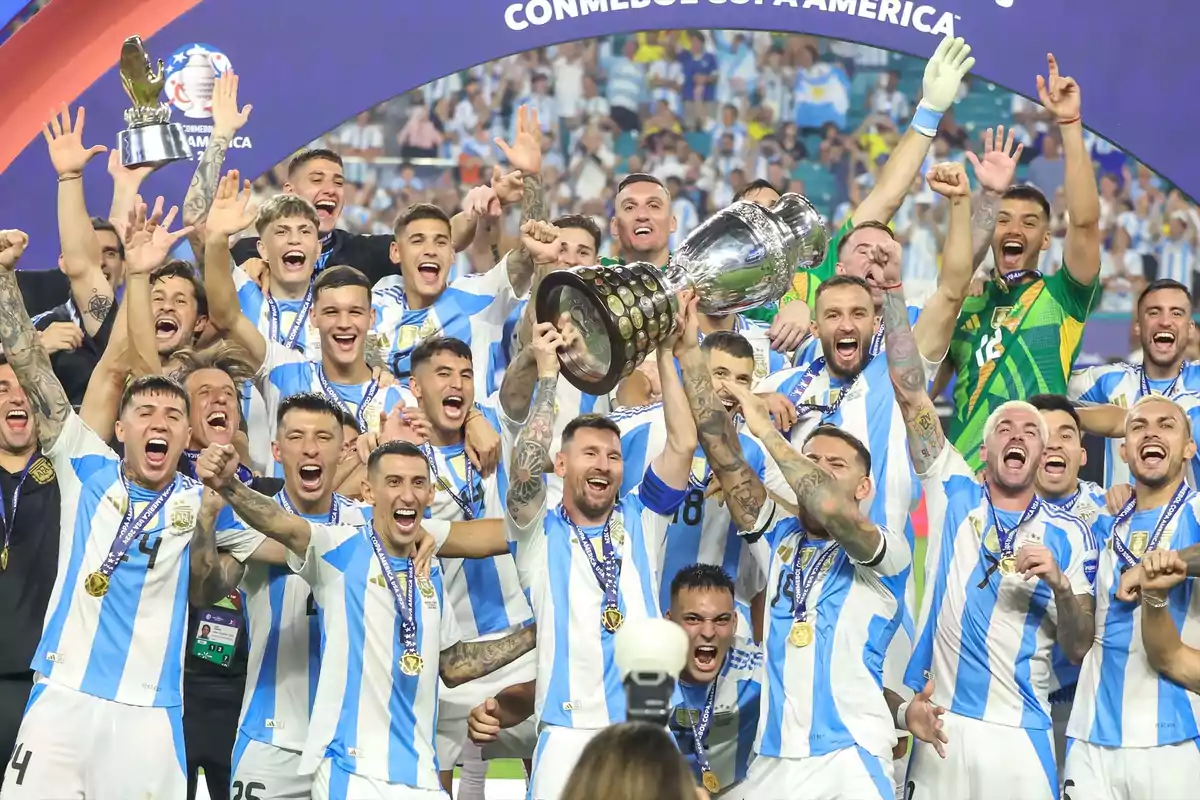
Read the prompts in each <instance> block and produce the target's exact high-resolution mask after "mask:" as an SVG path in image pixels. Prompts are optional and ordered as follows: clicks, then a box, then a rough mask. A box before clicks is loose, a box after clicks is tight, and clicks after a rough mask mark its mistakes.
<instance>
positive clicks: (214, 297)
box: [204, 169, 267, 370]
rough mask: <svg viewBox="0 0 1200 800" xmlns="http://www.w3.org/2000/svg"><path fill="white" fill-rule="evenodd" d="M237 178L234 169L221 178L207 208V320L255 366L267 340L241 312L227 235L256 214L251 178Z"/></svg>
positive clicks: (258, 364) (242, 226)
mask: <svg viewBox="0 0 1200 800" xmlns="http://www.w3.org/2000/svg"><path fill="white" fill-rule="evenodd" d="M239 179H240V176H239V174H238V171H237V170H236V169H233V170H230V171H229V172H228V173H226V175H225V177H223V178H221V182H220V185H218V187H217V191H216V194H215V196H214V197H213V201H212V206H211V207H210V208H209V211H208V222H207V223H206V227H207V234H206V236H207V244H206V245H205V248H204V260H205V261H206V262H207V266H206V267H205V269H204V290H205V292H207V293H208V321H209V323H211V324H212V326H213V327H214V328H216V329H217V330H218V331H220V332H221V333H223V334H225V335H226V336H227V337H229V338H230V339H232V340H233V341H234V342H236V343H237V344H239V345H241V346H242V347H243V348H245V350H246V352H247V354H248V355H249V357H250V358H249V361H250V365H251V366H252V367H253V368H254V369H255V370H257V369H258V368H259V367H261V366H262V363H263V361H264V360H265V359H266V357H267V340H266V339H265V338H264V337H263V335H262V333H261V332H260V331H259V330H258V326H257V325H256V324H255V323H254V322H251V321H250V320H249V319H247V317H246V315H245V314H243V313H242V306H241V303H239V302H238V296H237V287H236V286H235V285H234V283H233V257H232V256H231V255H230V252H229V237H230V236H232V235H233V234H235V233H237V232H238V231H240V230H242V229H243V228H245V227H247V226H248V225H250V224H251V223H252V222H253V221H254V217H255V215H256V214H257V209H256V208H255V207H254V206H253V205H251V204H250V182H249V181H246V182H245V183H244V184H240V186H239ZM239 189H240V190H239Z"/></svg>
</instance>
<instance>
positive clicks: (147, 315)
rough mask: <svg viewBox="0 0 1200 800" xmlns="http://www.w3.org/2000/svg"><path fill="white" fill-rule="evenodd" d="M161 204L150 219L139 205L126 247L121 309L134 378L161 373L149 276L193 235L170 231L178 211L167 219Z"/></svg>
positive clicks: (139, 204)
mask: <svg viewBox="0 0 1200 800" xmlns="http://www.w3.org/2000/svg"><path fill="white" fill-rule="evenodd" d="M162 203H163V199H162V198H161V197H160V198H158V200H157V201H156V202H155V204H154V211H153V213H152V214H151V215H150V218H149V219H147V218H146V205H145V204H144V203H140V202H139V203H138V204H137V206H136V208H135V210H134V220H133V222H132V223H131V224H130V228H129V230H130V234H129V239H128V242H127V244H126V245H125V299H124V302H123V303H122V307H123V308H125V311H126V317H125V320H126V324H127V327H128V343H129V348H128V365H129V370H130V372H131V373H133V374H134V375H135V376H136V375H155V374H159V373H161V372H162V363H161V359H160V357H159V354H158V345H157V343H156V340H155V335H154V310H153V302H152V301H151V294H152V291H153V290H152V288H151V285H150V276H151V275H152V274H153V272H154V270H156V269H158V268H159V267H161V266H162V265H163V264H165V263H167V259H168V258H169V257H170V253H171V248H172V247H174V246H175V243H176V242H178V241H179V240H180V239H181V238H183V237H184V236H187V235H188V234H189V233H191V232H192V229H191V228H182V229H180V230H178V231H175V232H173V233H172V232H170V231H169V230H168V229H169V228H170V226H171V223H172V222H174V221H175V215H176V214H177V213H178V212H179V209H177V208H175V207H174V206H172V207H171V210H170V211H168V212H167V215H166V216H165V217H164V216H163V215H162Z"/></svg>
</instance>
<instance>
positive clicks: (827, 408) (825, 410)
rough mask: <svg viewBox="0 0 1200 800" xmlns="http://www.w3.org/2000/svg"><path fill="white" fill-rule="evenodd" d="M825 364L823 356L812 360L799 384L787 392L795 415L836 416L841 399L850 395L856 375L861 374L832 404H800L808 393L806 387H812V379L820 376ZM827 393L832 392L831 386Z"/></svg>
mask: <svg viewBox="0 0 1200 800" xmlns="http://www.w3.org/2000/svg"><path fill="white" fill-rule="evenodd" d="M825 363H826V362H825V357H824V356H820V357H818V358H815V359H813V362H812V363H811V364H809V365H808V369H807V370H805V372H804V375H802V376H801V377H800V380H799V382H797V383H796V385H795V386H793V387H792V390H791V391H790V392H788V400H791V401H792V403H793V404H795V406H796V412H797V413H799V414H801V415H803V414H807V413H809V412H810V411H819V412H821V414H822V415H825V416H828V415H830V414H836V413H837V410H838V409H839V408H841V405H842V400H843V398H845V397H846V395H848V394H850V390H851V389H853V388H854V384H855V383H856V382H857V381H858V375H861V374H862V373H861V372H859V373H858V375H855V376H854V379H853V380H852V381H850V385H849V386H847V387H846V388H844V389H842V391H841V392H840V393H839V394H838V397H837V400H834V401H833V402H832V403H829V404H822V403H802V402H800V401H801V399H802V398H803V397H804V393H805V392H806V391H808V387H809V386H810V385H812V382H813V379H815V378H816V377H817V376H818V375H820V374H821V371H822V370H823V369H825ZM829 391H830V392H831V393H832V392H833V387H832V386H830V387H829Z"/></svg>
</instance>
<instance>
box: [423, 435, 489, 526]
mask: <svg viewBox="0 0 1200 800" xmlns="http://www.w3.org/2000/svg"><path fill="white" fill-rule="evenodd" d="M421 452H422V453H424V454H425V460H426V461H428V462H429V471H430V472H432V473H433V480H434V482H435V483H436V484H437V486H438V488H439V489H444V490H445V491H446V492H448V493H449V494H450V499H451V500H453V501H454V502H455V504H457V505H458V507H459V508H460V509H462V513H463V516H464V517H466V518H467V519H468V520H472V519H479V517H480V516H481V514H480V513H477V510H476V509H475V508H474V507H473V506H472V505H471V503H470V501H468V500H467V499H465V498H464V497H463V495H466V496H467V497H470V496H471V495H472V494H473V493H474V492H473V490H474V488H475V467H474V466H473V465H472V464H471V459H469V458H467V454H466V452H465V451H464V452H463V463H464V464H465V465H466V466H465V467H463V481H464V484H465V485H464V486H463V488H462V491H461V492H456V491H454V487H453V486H451V485H450V482H449V481H447V480H446V479H445V478H443V477H442V476H441V475H440V474H438V468H437V457H436V454H435V453H434V452H433V447H432V446H431V445H430V444H429V443H428V442H426V443H425V444H423V445H421ZM448 461H449V460H448V459H447V462H448ZM478 511H482V509H479V510H478Z"/></svg>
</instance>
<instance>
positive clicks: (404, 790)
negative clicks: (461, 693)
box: [88, 758, 450, 800]
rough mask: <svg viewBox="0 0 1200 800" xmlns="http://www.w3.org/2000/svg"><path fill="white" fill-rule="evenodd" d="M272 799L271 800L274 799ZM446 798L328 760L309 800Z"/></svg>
mask: <svg viewBox="0 0 1200 800" xmlns="http://www.w3.org/2000/svg"><path fill="white" fill-rule="evenodd" d="M271 797H272V800H273V798H274V795H271ZM449 797H450V795H448V794H446V793H445V792H443V791H442V790H441V789H436V790H434V789H415V788H413V787H412V786H401V785H400V784H397V783H388V782H387V781H381V780H377V779H375V778H364V777H362V776H361V775H355V774H354V773H352V772H346V770H344V769H342V768H341V767H339V766H338V765H337V764H334V763H333V759H329V758H327V759H325V760H324V761H322V762H321V763H320V765H319V766H318V767H317V773H316V775H314V776H313V783H312V800H447V798H449ZM88 800H91V798H88ZM156 800H157V798H156Z"/></svg>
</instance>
